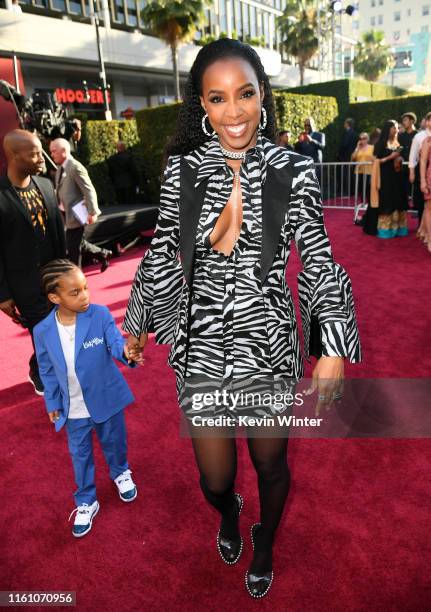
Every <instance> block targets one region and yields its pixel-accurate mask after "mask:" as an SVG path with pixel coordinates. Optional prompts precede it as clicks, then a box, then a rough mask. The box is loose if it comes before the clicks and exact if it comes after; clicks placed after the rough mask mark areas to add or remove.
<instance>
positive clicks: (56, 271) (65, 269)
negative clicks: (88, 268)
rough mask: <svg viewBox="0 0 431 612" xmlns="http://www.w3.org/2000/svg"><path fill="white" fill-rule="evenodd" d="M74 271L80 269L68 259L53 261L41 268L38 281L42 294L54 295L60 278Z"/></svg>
mask: <svg viewBox="0 0 431 612" xmlns="http://www.w3.org/2000/svg"><path fill="white" fill-rule="evenodd" d="M74 270H80V268H79V267H78V266H77V265H76V264H74V263H72V262H71V261H69V259H53V260H52V261H50V262H49V263H47V264H46V265H45V266H43V268H41V270H40V280H41V285H42V290H43V292H44V294H45V295H48V293H55V290H56V289H57V287H58V285H59V282H60V278H61V277H62V276H63V275H64V274H68V273H69V272H73V271H74Z"/></svg>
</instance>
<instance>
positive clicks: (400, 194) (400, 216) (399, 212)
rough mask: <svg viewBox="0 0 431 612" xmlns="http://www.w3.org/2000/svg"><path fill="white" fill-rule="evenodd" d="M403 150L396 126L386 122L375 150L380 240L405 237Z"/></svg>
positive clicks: (405, 207) (391, 121) (406, 231)
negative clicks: (378, 174)
mask: <svg viewBox="0 0 431 612" xmlns="http://www.w3.org/2000/svg"><path fill="white" fill-rule="evenodd" d="M401 149H402V147H401V146H400V143H399V142H398V123H397V122H396V121H394V120H393V119H389V120H388V121H386V123H385V124H384V126H383V129H382V133H381V135H380V138H379V140H378V141H377V143H376V146H375V148H374V154H375V156H376V158H377V159H378V160H379V164H380V190H379V208H378V220H377V236H378V237H379V238H395V237H396V236H407V235H408V229H407V212H406V211H407V198H406V197H405V192H404V189H403V182H402V174H401V168H402V157H401V156H400V152H401Z"/></svg>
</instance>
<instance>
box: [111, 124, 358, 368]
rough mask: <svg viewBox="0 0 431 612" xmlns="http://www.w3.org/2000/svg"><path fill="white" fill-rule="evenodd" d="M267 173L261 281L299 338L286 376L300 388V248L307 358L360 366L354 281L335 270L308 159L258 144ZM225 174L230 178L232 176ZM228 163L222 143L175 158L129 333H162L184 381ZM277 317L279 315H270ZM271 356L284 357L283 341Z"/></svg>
mask: <svg viewBox="0 0 431 612" xmlns="http://www.w3.org/2000/svg"><path fill="white" fill-rule="evenodd" d="M256 150H257V151H258V153H259V166H258V168H259V171H258V172H257V173H254V178H251V179H250V182H251V183H252V184H251V185H250V189H249V191H250V192H251V193H252V194H253V197H255V198H256V202H258V204H259V206H261V209H262V215H261V216H262V248H261V256H260V278H261V286H262V293H263V297H264V301H265V309H266V310H267V312H268V314H269V315H271V317H268V319H269V318H271V320H273V319H274V311H275V312H276V316H277V317H278V318H279V319H280V325H287V326H288V328H289V329H290V334H289V336H288V343H287V344H289V346H286V347H285V349H284V350H285V353H286V368H285V372H286V375H288V376H290V377H295V378H297V379H298V378H300V377H301V376H302V374H303V364H302V358H301V353H300V349H299V341H298V334H297V326H296V319H295V311H294V307H293V303H292V299H291V295H290V290H289V288H288V287H287V285H286V282H285V270H286V266H287V263H288V259H289V255H290V243H291V241H292V240H294V241H295V243H296V246H297V249H298V252H299V254H300V257H301V260H302V264H303V270H302V271H301V272H300V274H299V275H298V289H299V300H300V313H301V318H302V323H303V334H304V351H303V353H304V356H305V357H306V358H309V356H310V355H315V356H316V357H319V356H320V355H321V354H323V355H329V356H344V357H348V358H349V359H350V361H351V362H352V363H355V362H359V361H361V347H360V341H359V334H358V329H357V324H356V317H355V308H354V302H353V296H352V288H351V283H350V279H349V277H348V275H347V273H346V272H345V270H344V269H343V268H342V267H341V266H340V265H339V264H337V263H335V262H334V260H333V257H332V252H331V247H330V244H329V240H328V236H327V233H326V230H325V227H324V224H323V216H322V204H321V196H320V187H319V184H318V181H317V178H316V173H315V169H314V163H313V162H312V160H310V159H309V158H306V157H304V156H301V155H298V154H296V153H293V152H291V151H288V150H286V149H285V148H282V147H278V146H276V145H274V144H273V143H272V142H271V141H270V140H268V139H267V138H265V137H263V136H261V135H259V136H258V141H257V144H256ZM223 169H224V170H223ZM225 170H226V162H225V160H224V158H223V155H222V153H221V150H220V146H219V142H218V138H217V136H213V137H212V138H211V139H210V140H209V141H207V142H206V143H205V144H203V145H202V146H200V147H199V148H198V149H195V150H194V151H192V152H191V153H189V154H187V155H173V156H171V157H169V159H168V163H167V166H166V169H165V172H164V182H163V185H162V189H161V195H160V209H159V216H158V221H157V226H156V230H155V234H154V237H153V240H152V242H151V246H150V248H149V249H148V250H147V252H146V253H145V255H144V257H143V258H142V260H141V262H140V264H139V266H138V269H137V272H136V275H135V279H134V282H133V286H132V290H131V294H130V298H129V302H128V306H127V311H126V315H125V319H124V322H123V329H124V330H125V331H126V332H128V333H129V334H132V335H134V336H136V337H139V336H140V334H142V333H144V332H148V331H154V332H155V337H156V342H157V343H158V344H172V348H171V352H170V355H169V360H168V363H169V364H170V365H171V366H172V367H173V368H174V370H175V372H176V375H177V379H178V378H179V379H180V380H182V379H183V377H184V376H185V367H186V360H187V355H186V353H187V338H188V329H189V306H190V296H191V295H192V294H193V261H194V251H195V236H196V229H197V226H198V221H199V215H200V211H201V209H202V205H203V202H204V199H205V198H206V197H208V194H211V195H213V196H214V194H217V193H218V194H219V197H224V199H225V200H227V198H228V197H229V193H225V194H222V195H220V176H219V174H220V172H221V171H225ZM271 310H272V312H270V311H271ZM269 340H270V349H271V350H272V348H274V351H279V350H280V349H279V346H275V344H279V337H278V338H277V339H275V338H274V346H272V345H271V338H269Z"/></svg>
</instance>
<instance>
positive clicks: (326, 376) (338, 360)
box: [307, 355, 344, 416]
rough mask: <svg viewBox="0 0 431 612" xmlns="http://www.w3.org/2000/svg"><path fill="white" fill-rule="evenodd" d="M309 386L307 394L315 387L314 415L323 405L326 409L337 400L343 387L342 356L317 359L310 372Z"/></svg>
mask: <svg viewBox="0 0 431 612" xmlns="http://www.w3.org/2000/svg"><path fill="white" fill-rule="evenodd" d="M312 376H313V378H312V382H311V387H310V388H309V389H308V392H307V395H308V394H311V393H313V392H314V391H315V390H316V389H317V393H318V395H317V404H316V416H318V415H319V414H320V411H321V409H322V407H323V406H325V407H326V410H329V408H330V407H331V406H332V404H333V402H334V400H339V399H341V397H342V394H343V387H344V357H326V356H325V355H322V357H320V359H318V361H317V363H316V365H315V367H314V370H313V374H312Z"/></svg>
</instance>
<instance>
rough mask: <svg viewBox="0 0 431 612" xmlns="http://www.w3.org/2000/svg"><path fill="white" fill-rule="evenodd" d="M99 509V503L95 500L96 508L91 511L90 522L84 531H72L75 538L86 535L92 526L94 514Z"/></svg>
mask: <svg viewBox="0 0 431 612" xmlns="http://www.w3.org/2000/svg"><path fill="white" fill-rule="evenodd" d="M99 509H100V504H99V502H97V506H96V510H95V511H94V512H93V514H92V515H91V518H90V524H89V526H88V529H87V531H84V532H83V533H74V532H73V531H72V535H73V536H74V537H75V538H82V537H83V536H85V535H87V533H88V532H89V531H90V529H91V528H92V526H93V519H94V517H95V516H96V514H97V513H98V512H99Z"/></svg>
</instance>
